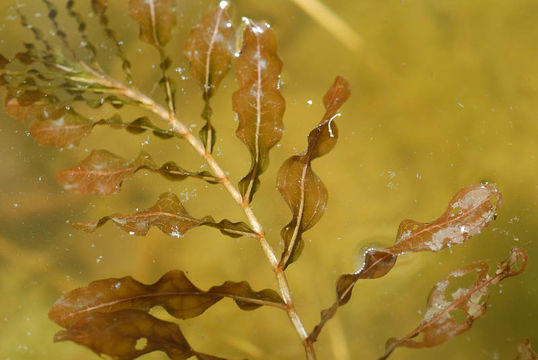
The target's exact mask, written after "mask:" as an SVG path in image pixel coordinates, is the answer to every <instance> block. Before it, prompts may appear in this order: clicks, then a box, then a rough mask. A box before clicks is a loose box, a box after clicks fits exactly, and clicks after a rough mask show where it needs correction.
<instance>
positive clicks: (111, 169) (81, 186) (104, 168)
mask: <svg viewBox="0 0 538 360" xmlns="http://www.w3.org/2000/svg"><path fill="white" fill-rule="evenodd" d="M139 170H149V171H152V172H156V173H160V174H161V175H163V176H165V177H167V178H168V179H171V180H183V179H185V178H187V177H189V176H191V177H197V178H200V179H203V180H205V181H207V182H209V183H217V182H218V181H217V180H216V179H215V178H214V177H213V176H211V174H209V173H208V172H206V171H202V172H190V171H187V170H184V169H182V168H181V167H179V166H177V165H176V164H175V163H173V162H168V163H165V164H164V165H163V166H161V167H157V165H155V163H154V162H153V160H152V159H151V156H150V155H149V154H148V153H146V152H141V153H140V155H138V157H137V158H136V159H135V160H132V161H128V160H125V159H124V158H122V157H120V156H117V155H114V154H113V153H111V152H109V151H107V150H94V151H92V152H91V154H90V155H89V156H88V157H87V158H85V159H84V160H82V162H80V163H79V164H77V165H75V166H73V167H71V168H68V169H65V170H61V171H59V172H58V173H57V174H56V179H57V180H58V182H59V183H60V185H62V186H63V188H64V189H65V190H68V191H71V192H74V193H79V194H98V195H110V194H114V193H117V192H119V191H120V188H121V184H122V183H123V181H124V180H125V179H128V178H130V177H132V176H133V175H134V174H135V173H136V172H137V171H139Z"/></svg>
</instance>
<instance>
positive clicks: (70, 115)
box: [30, 109, 93, 148]
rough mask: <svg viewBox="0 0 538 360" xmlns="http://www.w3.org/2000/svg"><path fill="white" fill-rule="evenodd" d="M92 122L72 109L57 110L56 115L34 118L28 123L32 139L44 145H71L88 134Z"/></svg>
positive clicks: (74, 144)
mask: <svg viewBox="0 0 538 360" xmlns="http://www.w3.org/2000/svg"><path fill="white" fill-rule="evenodd" d="M92 128H93V122H92V121H91V120H90V119H88V118H86V117H84V116H81V115H80V114H78V113H77V112H75V111H74V110H71V109H70V110H64V111H61V112H57V114H56V116H50V117H49V118H45V119H35V120H34V121H33V122H32V124H31V125H30V134H32V136H33V138H34V140H35V141H36V142H37V143H38V144H40V145H44V146H55V147H59V148H62V147H72V146H78V144H79V143H80V141H81V140H82V139H83V138H84V137H86V136H88V135H89V134H90V133H91V131H92Z"/></svg>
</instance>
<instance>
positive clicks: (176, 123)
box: [72, 66, 316, 360]
mask: <svg viewBox="0 0 538 360" xmlns="http://www.w3.org/2000/svg"><path fill="white" fill-rule="evenodd" d="M86 70H87V71H88V72H89V73H90V74H92V75H93V76H94V77H95V78H92V79H86V78H72V80H74V81H79V82H84V83H93V84H95V83H98V84H99V85H102V86H104V87H107V88H114V89H116V90H117V91H118V93H119V94H120V95H122V96H124V97H126V98H129V99H132V100H134V101H136V102H138V103H141V104H142V105H144V107H146V108H147V109H149V110H150V111H151V112H153V113H154V114H156V115H157V116H159V117H160V118H162V119H164V120H166V121H168V122H169V123H170V125H171V126H172V129H173V130H174V131H176V132H177V133H179V134H180V136H181V137H182V138H184V139H185V140H186V141H187V142H188V143H189V144H190V145H191V146H192V147H193V148H194V150H196V152H197V153H198V154H199V155H200V156H201V157H202V158H204V159H205V161H206V162H207V164H208V165H209V167H210V168H211V170H212V171H213V174H214V175H215V177H216V178H217V179H219V182H220V183H222V185H223V186H224V187H225V188H226V190H227V191H228V193H229V194H230V195H231V196H232V198H233V199H234V201H235V202H236V203H237V204H238V205H239V206H241V208H242V209H243V211H244V213H245V215H246V217H247V219H248V222H249V223H250V225H251V226H252V228H253V230H254V231H255V232H256V235H257V238H258V241H259V242H260V245H261V247H262V249H263V252H264V254H265V257H266V258H267V260H268V261H269V263H270V264H271V268H272V269H273V272H274V274H275V277H276V280H277V284H278V288H279V290H280V294H281V295H282V298H283V299H284V302H285V303H286V309H285V310H286V313H287V314H288V317H289V319H290V321H291V322H292V324H293V326H294V328H295V331H296V332H297V334H298V335H299V338H300V339H301V342H302V344H303V346H304V348H305V353H306V357H307V359H309V360H313V359H316V353H315V351H314V346H313V344H312V343H311V342H310V341H308V333H307V331H306V330H305V328H304V326H303V323H302V321H301V318H300V317H299V314H298V313H297V311H296V310H295V305H294V303H293V298H292V296H291V290H290V287H289V284H288V280H287V278H286V274H285V273H284V270H283V269H282V267H281V266H279V261H278V258H277V257H276V255H275V252H274V250H273V248H272V247H271V245H270V244H269V242H268V241H267V238H266V237H265V232H264V230H263V227H262V225H261V223H260V222H259V220H258V218H257V217H256V215H255V214H254V211H253V210H252V207H251V206H250V203H249V202H248V201H244V199H243V196H241V193H240V192H239V190H238V189H237V188H236V187H235V186H234V185H233V184H232V183H231V182H230V180H229V179H228V177H227V176H226V173H225V172H224V171H223V170H222V168H221V167H220V165H219V164H218V163H217V161H216V160H215V158H214V157H213V155H211V153H210V152H208V151H206V148H205V146H204V145H203V143H202V142H201V141H200V140H198V139H197V138H196V137H195V136H194V135H193V134H192V132H191V131H190V130H189V128H188V127H187V126H185V124H183V123H182V122H181V121H180V120H179V119H178V118H177V116H176V115H175V114H173V113H171V112H170V111H169V110H168V109H165V108H164V107H162V106H161V105H159V104H157V103H156V102H155V101H154V100H153V99H152V98H150V97H148V96H147V95H145V94H143V93H142V92H140V91H138V90H136V89H133V88H131V87H128V86H126V85H124V84H122V83H121V82H119V81H117V80H115V79H112V78H110V77H109V76H107V75H105V74H103V73H101V72H98V71H96V70H94V69H92V68H90V67H89V66H86Z"/></svg>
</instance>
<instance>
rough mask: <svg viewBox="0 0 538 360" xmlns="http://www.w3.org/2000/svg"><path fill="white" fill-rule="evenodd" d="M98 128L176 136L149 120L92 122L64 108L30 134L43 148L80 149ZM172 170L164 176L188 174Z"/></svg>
mask: <svg viewBox="0 0 538 360" xmlns="http://www.w3.org/2000/svg"><path fill="white" fill-rule="evenodd" d="M97 125H107V126H111V127H113V128H124V129H126V130H127V131H129V132H130V133H132V134H142V133H144V132H146V131H147V130H150V131H151V132H152V133H153V135H155V136H157V137H159V138H161V139H170V138H172V137H174V136H176V135H177V134H176V133H175V132H173V131H171V130H164V129H161V128H159V127H157V126H155V125H154V124H153V123H152V122H151V121H150V120H149V119H148V118H146V117H140V118H137V119H135V120H133V121H131V122H130V123H124V122H122V120H121V117H120V116H119V115H117V114H116V115H114V116H112V117H111V118H108V119H101V120H98V121H92V120H90V119H88V118H86V117H84V116H82V115H80V114H79V113H77V112H76V111H74V110H73V109H71V108H69V107H61V108H60V110H58V111H55V112H53V113H50V114H49V115H48V117H41V118H40V119H35V120H34V121H33V122H32V124H31V125H30V133H31V134H32V137H33V138H34V140H35V141H36V142H37V143H38V144H40V145H43V146H54V147H58V148H63V147H68V148H70V147H74V146H78V145H79V144H80V142H81V141H82V139H84V138H85V137H86V136H88V135H89V134H90V133H91V132H92V130H93V128H94V127H95V126H97ZM173 166H175V164H173V163H167V164H166V166H165V165H163V167H166V168H168V169H167V171H164V172H163V173H162V174H163V175H165V176H166V175H170V176H172V177H174V174H175V173H177V172H183V173H185V172H186V170H184V169H181V168H177V169H176V168H173ZM176 167H177V166H176ZM163 170H164V168H163ZM207 175H209V173H207ZM186 176H188V175H186ZM208 179H209V178H208Z"/></svg>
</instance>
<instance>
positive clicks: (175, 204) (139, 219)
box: [73, 193, 255, 238]
mask: <svg viewBox="0 0 538 360" xmlns="http://www.w3.org/2000/svg"><path fill="white" fill-rule="evenodd" d="M107 221H112V222H113V223H114V224H115V225H116V226H117V227H119V228H120V229H122V230H123V231H125V232H128V233H129V234H130V235H138V236H144V235H146V234H147V233H148V231H149V229H150V227H152V226H155V227H157V228H159V229H160V230H161V231H162V232H164V233H165V234H167V235H170V236H173V237H176V238H179V237H182V236H183V235H184V234H185V233H186V232H187V231H189V230H190V229H192V228H195V227H198V226H202V225H205V226H210V227H214V228H217V229H219V230H220V231H221V232H222V233H223V234H225V235H229V236H232V237H239V236H255V233H254V231H252V230H251V229H250V228H249V227H248V225H247V224H245V223H242V222H241V223H232V222H230V221H228V220H223V221H221V222H219V223H217V222H215V220H213V218H212V217H210V216H206V217H204V218H202V219H198V218H195V217H192V216H191V215H190V214H189V213H188V212H187V210H186V209H185V208H184V207H183V205H182V204H181V202H180V201H179V199H178V197H177V196H176V195H174V194H172V193H164V194H161V196H160V197H159V200H158V201H157V203H156V204H155V205H153V206H152V207H151V208H149V209H147V210H143V211H139V212H137V213H135V214H132V215H110V216H104V217H102V218H101V219H99V220H98V221H91V222H79V223H74V224H73V226H74V227H75V228H77V229H80V230H84V231H87V232H93V231H95V230H96V229H97V228H98V227H100V226H103V225H104V224H105V223H106V222H107Z"/></svg>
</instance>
